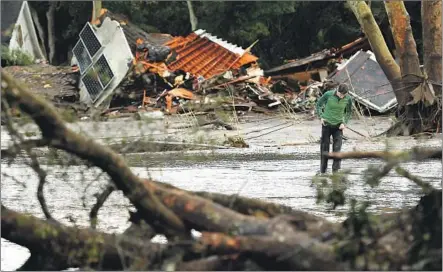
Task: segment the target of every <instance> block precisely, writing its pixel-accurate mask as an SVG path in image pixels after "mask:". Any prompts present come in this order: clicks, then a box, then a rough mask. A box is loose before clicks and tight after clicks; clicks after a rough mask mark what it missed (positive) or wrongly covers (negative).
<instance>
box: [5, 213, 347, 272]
mask: <svg viewBox="0 0 443 272" xmlns="http://www.w3.org/2000/svg"><path fill="white" fill-rule="evenodd" d="M1 220H2V221H1V231H2V237H3V238H5V239H7V240H9V241H11V242H13V243H16V244H18V245H21V246H25V247H27V248H29V249H30V250H31V258H30V259H29V260H28V262H27V263H25V267H22V269H23V270H24V269H25V268H28V269H32V270H35V269H49V270H62V269H67V268H71V267H90V268H95V269H102V270H121V269H128V268H133V269H137V270H140V269H141V270H146V269H155V268H158V267H160V266H162V263H163V261H164V257H165V256H167V255H168V254H167V252H168V251H169V252H177V250H185V251H184V252H185V255H187V257H186V259H187V261H196V260H200V259H201V258H202V257H203V256H211V255H219V256H223V255H230V254H239V253H240V254H241V253H245V254H248V256H250V257H251V258H252V260H255V261H257V262H260V260H262V262H264V265H266V264H267V268H271V267H273V268H281V269H285V270H287V269H289V270H293V269H296V270H299V269H302V270H305V269H306V270H343V269H344V268H345V264H344V263H339V262H337V261H336V259H335V253H334V251H333V249H332V248H331V247H330V246H329V245H327V244H323V243H320V242H318V241H316V240H306V234H305V233H304V232H297V233H293V234H291V235H290V236H285V235H283V234H282V236H280V237H271V236H261V235H255V236H229V235H226V234H223V233H203V235H202V237H201V238H199V239H198V240H196V241H188V242H186V241H182V242H179V243H169V244H157V243H152V242H150V241H149V240H144V239H141V238H138V239H134V238H133V237H130V236H124V235H111V234H106V233H102V232H98V231H95V230H92V229H81V228H77V227H68V226H64V225H62V224H60V223H57V222H54V221H45V220H42V219H39V218H36V217H34V216H32V215H24V214H21V213H18V212H15V211H12V210H10V209H8V208H6V207H5V206H3V205H2V210H1ZM39 260H41V261H40V262H39ZM200 261H202V260H200ZM178 262H179V263H181V261H180V260H179V261H178ZM32 265H34V266H32ZM35 265H37V267H36V266H35ZM180 267H182V268H184V267H189V265H185V263H182V264H181V265H179V266H178V268H180Z"/></svg>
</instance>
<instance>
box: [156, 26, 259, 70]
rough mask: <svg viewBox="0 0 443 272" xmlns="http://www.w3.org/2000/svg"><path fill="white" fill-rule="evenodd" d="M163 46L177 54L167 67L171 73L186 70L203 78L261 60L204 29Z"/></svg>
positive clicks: (176, 38) (177, 38)
mask: <svg viewBox="0 0 443 272" xmlns="http://www.w3.org/2000/svg"><path fill="white" fill-rule="evenodd" d="M164 45H166V46H168V47H170V48H171V49H172V50H175V51H176V53H177V59H176V60H175V61H174V62H172V63H170V64H169V65H168V68H169V69H170V70H183V71H185V72H189V73H191V74H193V75H196V76H198V75H201V76H203V77H204V78H210V77H212V76H214V75H217V74H219V73H222V72H224V71H226V70H227V69H229V68H230V67H231V68H234V69H237V68H240V67H241V66H243V65H245V64H248V63H251V62H255V61H256V60H258V58H257V57H256V56H254V55H252V54H250V53H248V52H246V51H245V50H244V49H243V48H241V47H239V46H237V45H235V44H232V43H229V42H227V41H224V40H222V39H220V38H218V37H216V36H213V35H211V34H210V33H208V32H206V30H202V29H199V30H196V31H195V32H193V33H191V34H189V35H188V36H186V37H175V38H173V39H172V40H170V41H168V42H166V43H165V44H164Z"/></svg>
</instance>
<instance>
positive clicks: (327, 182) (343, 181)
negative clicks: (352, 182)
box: [311, 171, 348, 209]
mask: <svg viewBox="0 0 443 272" xmlns="http://www.w3.org/2000/svg"><path fill="white" fill-rule="evenodd" d="M347 174H348V172H347V171H345V172H341V173H340V172H337V173H334V174H333V175H329V176H317V177H314V178H313V179H312V184H311V186H314V187H315V188H316V190H317V203H320V202H323V201H325V202H326V203H328V204H330V205H332V209H335V208H336V207H337V206H343V205H344V204H345V200H346V198H345V191H346V189H347V185H348V179H347Z"/></svg>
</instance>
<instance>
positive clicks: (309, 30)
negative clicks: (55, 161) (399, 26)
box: [30, 1, 422, 68]
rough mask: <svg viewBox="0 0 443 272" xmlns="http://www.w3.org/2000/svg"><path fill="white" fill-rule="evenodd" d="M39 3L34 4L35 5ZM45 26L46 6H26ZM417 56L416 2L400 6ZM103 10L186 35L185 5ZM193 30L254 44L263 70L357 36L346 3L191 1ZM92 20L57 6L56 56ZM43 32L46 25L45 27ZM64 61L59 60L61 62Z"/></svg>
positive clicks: (385, 24) (125, 4) (81, 5)
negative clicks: (408, 20) (406, 14)
mask: <svg viewBox="0 0 443 272" xmlns="http://www.w3.org/2000/svg"><path fill="white" fill-rule="evenodd" d="M37 3H38V4H37ZM30 4H31V6H33V7H35V8H36V9H37V11H38V13H39V18H40V19H41V22H43V24H45V22H46V19H45V14H46V11H47V9H48V7H49V4H48V2H30ZM405 5H406V8H407V10H408V12H409V14H410V17H411V26H412V29H413V33H414V37H415V39H416V43H417V49H418V52H419V55H420V57H421V56H422V52H421V51H422V41H421V37H422V34H421V14H420V2H416V1H415V2H414V1H412V2H408V1H406V2H405ZM103 7H104V8H107V9H109V10H110V11H112V12H114V13H119V14H122V15H125V16H127V17H128V19H129V20H130V21H131V22H133V23H134V24H136V25H138V26H139V27H141V28H142V29H143V30H145V31H147V32H150V33H152V32H162V33H169V34H171V35H174V36H177V35H181V36H183V35H187V34H189V33H190V32H191V23H190V20H189V11H188V7H187V4H186V1H118V2H117V1H104V2H103ZM193 7H194V12H195V15H196V16H197V18H198V26H197V27H198V28H201V29H206V30H207V31H208V32H210V33H212V34H214V35H216V36H218V37H220V38H222V39H224V40H227V41H229V42H231V43H235V44H238V45H240V46H242V47H244V48H246V47H248V46H250V45H251V43H253V42H254V41H255V40H257V39H258V40H259V43H258V44H256V45H255V46H254V48H253V49H252V52H253V53H254V54H256V55H258V56H260V61H261V62H262V65H264V68H267V67H270V66H275V65H279V64H282V63H283V62H284V60H287V59H295V58H300V57H305V56H307V55H310V54H312V53H314V52H317V51H319V50H322V49H324V48H331V47H339V46H341V45H344V44H346V43H349V42H351V41H353V40H355V39H356V38H357V37H358V36H359V35H361V34H362V33H361V30H360V25H359V24H358V22H357V20H356V18H355V16H354V14H353V13H352V11H351V10H350V9H349V8H348V7H347V4H346V2H345V1H309V2H307V1H269V2H262V1H193ZM371 9H372V11H373V13H374V17H375V19H376V21H377V22H378V23H379V25H380V28H381V30H382V32H383V34H384V35H385V38H386V41H387V43H388V46H390V47H391V48H394V43H393V40H392V35H391V32H390V31H391V30H390V27H389V21H388V19H387V15H386V11H385V9H384V4H383V2H382V1H372V2H371ZM91 15H92V2H91V1H71V2H59V3H58V4H57V11H56V25H57V27H56V32H57V33H56V36H57V39H56V40H57V45H56V46H57V48H58V50H60V51H61V55H63V54H65V53H66V54H67V53H68V52H69V51H70V47H72V46H74V45H75V43H76V41H77V38H78V37H77V36H78V33H79V32H80V30H81V29H82V28H83V26H84V24H85V23H86V22H87V21H89V20H90V18H91ZM44 27H45V26H44ZM65 60H66V59H64V58H61V59H60V60H59V61H60V62H63V61H65Z"/></svg>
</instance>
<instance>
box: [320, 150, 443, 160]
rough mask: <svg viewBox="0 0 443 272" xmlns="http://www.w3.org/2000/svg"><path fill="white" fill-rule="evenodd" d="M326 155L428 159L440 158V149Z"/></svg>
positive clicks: (329, 155) (332, 153)
mask: <svg viewBox="0 0 443 272" xmlns="http://www.w3.org/2000/svg"><path fill="white" fill-rule="evenodd" d="M327 157H328V158H332V159H382V160H385V161H388V160H392V159H395V160H398V161H399V162H408V161H422V160H428V159H434V160H441V159H442V149H440V148H433V149H429V148H413V149H411V150H407V151H352V152H330V153H329V154H328V155H327Z"/></svg>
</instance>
